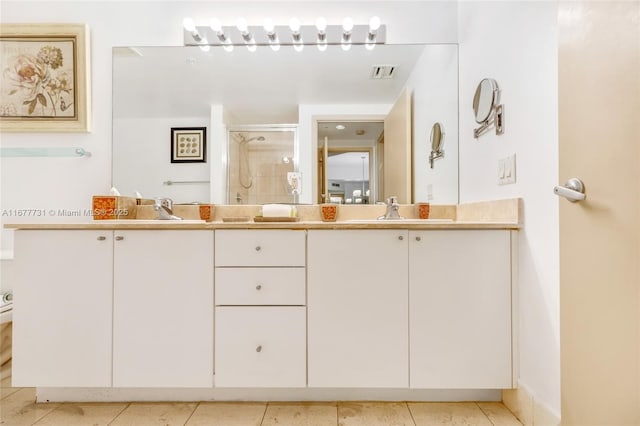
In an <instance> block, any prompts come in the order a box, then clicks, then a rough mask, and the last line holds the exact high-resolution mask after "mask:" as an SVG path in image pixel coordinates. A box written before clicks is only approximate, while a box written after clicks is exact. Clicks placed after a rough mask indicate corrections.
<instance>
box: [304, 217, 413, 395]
mask: <svg viewBox="0 0 640 426" xmlns="http://www.w3.org/2000/svg"><path fill="white" fill-rule="evenodd" d="M407 236H408V232H407V231H406V230H327V231H324V230H310V231H309V235H308V239H307V253H308V264H307V296H308V297H307V309H308V360H309V361H308V363H309V367H308V368H309V387H363V388H375V387H390V388H406V387H408V385H409V380H408V376H409V366H408V351H409V349H408V348H409V346H408V345H409V342H408V336H407V334H408V333H407V330H408V326H409V324H408V297H409V294H408V278H407V260H408V259H407V249H408V246H407Z"/></svg>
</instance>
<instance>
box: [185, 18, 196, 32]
mask: <svg viewBox="0 0 640 426" xmlns="http://www.w3.org/2000/svg"><path fill="white" fill-rule="evenodd" d="M182 26H183V27H184V29H185V30H187V31H189V32H190V33H192V32H194V31H195V30H196V24H195V22H193V19H191V18H184V20H183V21H182Z"/></svg>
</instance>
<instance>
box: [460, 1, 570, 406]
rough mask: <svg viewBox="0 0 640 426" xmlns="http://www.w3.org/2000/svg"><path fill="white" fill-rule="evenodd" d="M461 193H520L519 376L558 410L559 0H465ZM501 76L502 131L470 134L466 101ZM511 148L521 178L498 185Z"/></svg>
mask: <svg viewBox="0 0 640 426" xmlns="http://www.w3.org/2000/svg"><path fill="white" fill-rule="evenodd" d="M459 14H460V15H459V24H458V25H459V40H460V102H459V104H460V148H459V149H460V202H461V203H465V202H471V201H479V200H490V199H500V198H511V197H522V198H523V199H524V212H525V213H524V223H525V227H524V229H523V230H522V231H521V232H520V237H519V256H520V262H519V269H518V287H519V299H520V300H519V314H520V324H519V330H518V334H519V339H520V357H519V363H520V384H521V385H522V386H523V387H525V388H526V389H527V390H528V391H530V392H531V394H532V395H533V396H534V399H536V402H538V403H540V404H542V405H543V406H547V407H548V408H549V409H550V410H551V411H552V412H553V413H555V414H556V415H557V416H558V417H559V413H560V348H559V330H560V325H559V265H558V253H559V248H558V244H559V243H558V200H557V198H556V196H555V195H553V191H552V188H553V186H554V185H556V184H558V122H557V112H558V100H557V93H558V91H557V86H558V82H557V71H558V64H557V4H556V3H555V2H535V1H533V2H471V1H469V2H462V3H461V4H460V8H459ZM485 77H491V78H494V79H496V80H497V82H498V84H499V86H500V89H501V91H502V93H501V102H502V103H504V105H505V133H504V135H502V136H496V135H495V132H493V133H491V132H489V133H488V134H485V135H483V136H481V137H480V138H479V139H474V138H473V128H474V125H475V121H474V118H473V112H472V100H473V94H474V92H475V88H476V85H477V84H478V83H479V82H480V80H481V79H482V78H485ZM513 153H515V154H516V161H517V165H516V174H517V181H516V183H515V184H513V185H507V186H498V185H497V170H498V159H499V158H502V157H505V156H507V155H510V154H513Z"/></svg>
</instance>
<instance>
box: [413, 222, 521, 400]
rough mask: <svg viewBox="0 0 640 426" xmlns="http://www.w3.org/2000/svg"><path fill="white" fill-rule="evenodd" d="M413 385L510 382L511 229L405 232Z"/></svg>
mask: <svg viewBox="0 0 640 426" xmlns="http://www.w3.org/2000/svg"><path fill="white" fill-rule="evenodd" d="M409 294H410V295H411V298H410V301H409V342H410V348H411V351H410V357H409V358H410V368H409V371H410V372H411V376H410V384H411V387H412V388H431V389H503V388H511V387H512V386H513V381H512V364H511V232H510V231H505V230H448V231H435V230H434V231H412V232H410V233H409Z"/></svg>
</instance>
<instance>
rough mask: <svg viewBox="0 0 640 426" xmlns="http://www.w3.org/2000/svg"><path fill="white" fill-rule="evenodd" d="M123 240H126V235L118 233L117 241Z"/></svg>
mask: <svg viewBox="0 0 640 426" xmlns="http://www.w3.org/2000/svg"><path fill="white" fill-rule="evenodd" d="M122 240H124V237H123V236H122V235H118V236H117V237H116V241H122Z"/></svg>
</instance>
